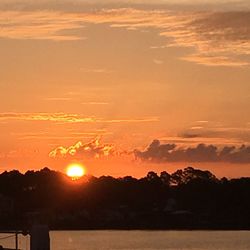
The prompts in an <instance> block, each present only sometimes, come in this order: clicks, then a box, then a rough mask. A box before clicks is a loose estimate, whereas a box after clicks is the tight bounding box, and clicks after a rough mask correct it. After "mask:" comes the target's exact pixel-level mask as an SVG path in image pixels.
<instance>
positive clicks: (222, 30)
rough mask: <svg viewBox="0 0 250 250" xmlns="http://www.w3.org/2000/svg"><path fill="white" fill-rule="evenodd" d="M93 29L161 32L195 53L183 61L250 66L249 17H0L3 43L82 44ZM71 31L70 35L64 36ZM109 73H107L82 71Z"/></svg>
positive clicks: (132, 12) (116, 12) (154, 13)
mask: <svg viewBox="0 0 250 250" xmlns="http://www.w3.org/2000/svg"><path fill="white" fill-rule="evenodd" d="M88 24H106V25H109V26H110V27H113V28H124V29H133V30H145V29H148V28H153V29H157V30H158V32H159V35H161V36H163V37H164V38H165V39H166V43H165V44H163V45H156V46H152V47H153V48H155V49H156V48H168V47H171V46H177V47H189V48H192V50H193V52H191V54H187V55H183V56H181V58H180V59H182V60H185V61H189V62H194V63H198V64H202V65H207V66H231V67H241V66H247V65H249V64H250V59H249V57H250V11H245V12H244V11H238V12H236V11H235V12H232V11H231V12H194V11H193V12H190V11H189V12H180V11H179V12H178V11H167V10H141V9H140V10H139V9H132V8H124V9H102V10H97V11H95V12H94V11H93V12H91V11H90V12H77V13H68V12H56V11H54V12H52V11H51V12H50V11H33V12H27V11H26V12H25V11H0V27H1V33H0V37H2V38H11V39H50V40H79V39H84V37H83V36H82V35H79V34H78V33H76V32H75V30H76V29H82V28H84V27H85V26H87V25H88ZM65 31H70V32H65ZM83 71H85V72H86V73H87V72H88V73H91V72H92V73H107V72H109V71H107V70H106V69H83Z"/></svg>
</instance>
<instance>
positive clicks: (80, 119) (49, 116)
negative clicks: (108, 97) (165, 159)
mask: <svg viewBox="0 0 250 250" xmlns="http://www.w3.org/2000/svg"><path fill="white" fill-rule="evenodd" d="M6 120H16V121H49V122H60V123H130V122H132V123H136V122H157V121H159V119H158V118H157V117H146V118H129V119H104V118H98V117H86V116H84V115H81V114H68V113H0V121H6Z"/></svg>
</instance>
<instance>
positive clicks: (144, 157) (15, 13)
mask: <svg viewBox="0 0 250 250" xmlns="http://www.w3.org/2000/svg"><path fill="white" fill-rule="evenodd" d="M131 2H133V3H131ZM0 54H1V60H0V87H1V91H0V98H1V105H0V128H1V133H0V171H1V172H2V171H4V170H11V169H19V170H20V171H26V170H28V169H40V168H43V167H44V166H48V167H50V168H52V169H57V170H60V171H64V170H65V167H66V166H67V164H69V163H70V162H72V161H80V162H82V163H83V164H85V165H86V166H87V171H88V173H89V174H94V175H109V174H110V175H114V176H123V175H135V176H142V175H145V174H146V173H147V171H149V170H155V171H157V172H160V171H162V170H167V171H170V172H172V171H174V170H175V169H176V168H182V167H185V166H187V165H192V166H194V167H200V168H203V169H205V168H206V169H210V170H212V171H214V172H215V174H218V175H219V176H223V175H225V176H229V177H234V176H243V175H244V176H250V148H249V145H250V119H249V117H250V111H249V110H250V109H249V106H250V105H249V104H250V85H249V82H250V4H249V2H248V1H244V0H242V1H223V0H214V1H201V0H200V1H199V0H197V1H190V0H183V1H174V0H165V1H163V0H159V1H150V0H148V1H143V0H141V1H126V0H124V1H121V0H120V1H119V0H118V1H105V3H104V1H99V0H96V1H86V0H76V1H69V0H64V1H61V2H60V4H59V3H58V1H54V0H47V1H46V0H36V1H35V0H30V1H28V0H24V1H18V0H8V1H7V0H6V1H5V0H0ZM96 138H100V139H98V143H97V141H94V140H95V139H96ZM155 139H156V140H159V143H160V144H159V145H156V146H154V147H151V148H148V146H149V145H150V144H151V143H152V141H153V140H155ZM93 141H94V142H93ZM78 142H80V143H78ZM91 142H92V143H91ZM77 143H78V144H77ZM95 143H96V144H95ZM200 143H203V144H205V146H204V148H202V147H197V145H199V144H200ZM172 144H174V147H173V148H172V149H168V147H170V145H172ZM243 144H244V145H246V146H245V147H242V146H241V145H243ZM76 145H78V146H76ZM208 145H213V147H209V146H208ZM231 146H232V147H234V148H229V147H231ZM135 150H137V151H135ZM51 152H54V154H53V153H51ZM135 152H139V153H135ZM190 152H191V153H190Z"/></svg>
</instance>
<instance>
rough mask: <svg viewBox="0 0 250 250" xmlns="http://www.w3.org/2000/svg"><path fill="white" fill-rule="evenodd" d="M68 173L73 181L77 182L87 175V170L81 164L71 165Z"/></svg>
mask: <svg viewBox="0 0 250 250" xmlns="http://www.w3.org/2000/svg"><path fill="white" fill-rule="evenodd" d="M66 173H67V175H68V176H69V177H71V178H72V180H76V179H79V178H81V177H82V176H83V175H84V174H85V168H84V167H83V166H82V165H80V164H71V165H69V166H68V168H67V171H66Z"/></svg>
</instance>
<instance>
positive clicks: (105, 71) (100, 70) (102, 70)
mask: <svg viewBox="0 0 250 250" xmlns="http://www.w3.org/2000/svg"><path fill="white" fill-rule="evenodd" d="M80 71H82V72H84V73H97V74H110V73H113V72H114V71H113V70H110V69H105V68H96V69H91V68H81V69H80Z"/></svg>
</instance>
